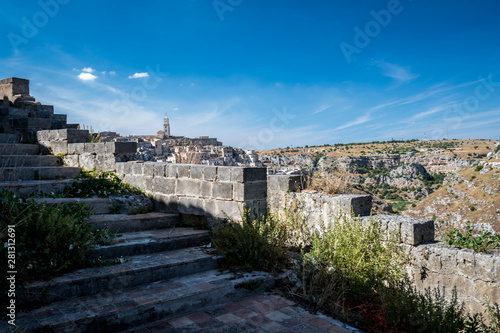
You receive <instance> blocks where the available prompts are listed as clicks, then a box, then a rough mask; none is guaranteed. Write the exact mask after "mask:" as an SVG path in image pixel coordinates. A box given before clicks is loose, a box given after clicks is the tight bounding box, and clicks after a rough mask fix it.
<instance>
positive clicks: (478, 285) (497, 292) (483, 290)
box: [474, 280, 500, 302]
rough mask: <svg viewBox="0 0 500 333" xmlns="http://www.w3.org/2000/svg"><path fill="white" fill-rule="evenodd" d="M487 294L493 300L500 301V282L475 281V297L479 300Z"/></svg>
mask: <svg viewBox="0 0 500 333" xmlns="http://www.w3.org/2000/svg"><path fill="white" fill-rule="evenodd" d="M485 296H488V297H489V299H490V300H491V301H493V302H500V283H497V282H488V281H482V280H476V281H474V297H475V298H476V299H477V300H484V298H485Z"/></svg>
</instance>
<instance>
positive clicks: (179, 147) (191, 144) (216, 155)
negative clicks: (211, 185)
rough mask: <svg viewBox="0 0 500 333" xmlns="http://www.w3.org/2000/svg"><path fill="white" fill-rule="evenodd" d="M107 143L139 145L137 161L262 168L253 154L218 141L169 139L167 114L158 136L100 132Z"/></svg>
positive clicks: (176, 137)
mask: <svg viewBox="0 0 500 333" xmlns="http://www.w3.org/2000/svg"><path fill="white" fill-rule="evenodd" d="M100 137H101V140H102V141H104V142H109V141H116V142H123V141H125V142H137V150H138V155H137V158H138V159H141V160H144V161H157V162H170V163H186V164H205V165H226V166H251V167H261V166H262V163H261V162H260V161H259V156H258V155H257V153H256V152H255V151H254V150H243V149H242V148H233V147H231V146H223V145H222V142H220V141H218V140H217V138H210V137H208V136H200V137H197V138H187V137H185V136H173V135H170V120H169V119H168V116H167V115H166V114H165V119H164V121H163V130H162V131H158V132H157V133H156V135H129V136H120V134H118V133H116V132H101V133H100Z"/></svg>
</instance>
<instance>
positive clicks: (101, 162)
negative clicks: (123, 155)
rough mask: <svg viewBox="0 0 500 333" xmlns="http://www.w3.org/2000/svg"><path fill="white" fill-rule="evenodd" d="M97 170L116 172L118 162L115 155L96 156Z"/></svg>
mask: <svg viewBox="0 0 500 333" xmlns="http://www.w3.org/2000/svg"><path fill="white" fill-rule="evenodd" d="M95 160H96V169H97V170H100V171H115V170H116V162H115V157H114V156H113V155H95Z"/></svg>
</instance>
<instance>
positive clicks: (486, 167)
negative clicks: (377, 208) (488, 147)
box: [403, 142, 500, 233]
mask: <svg viewBox="0 0 500 333" xmlns="http://www.w3.org/2000/svg"><path fill="white" fill-rule="evenodd" d="M403 214H404V215H409V216H415V217H429V218H434V219H435V220H436V222H437V226H438V227H439V228H443V227H446V226H448V225H450V226H457V227H463V226H464V225H465V224H466V223H467V221H470V222H471V223H473V224H476V225H477V224H479V225H477V227H481V228H484V229H487V230H494V231H495V232H497V233H500V142H498V143H496V144H495V146H494V147H493V149H492V151H491V152H490V153H488V156H487V157H486V158H483V159H482V160H481V161H480V162H479V164H478V165H477V166H475V167H471V168H467V169H464V170H461V171H459V172H457V173H453V174H449V175H448V176H447V177H446V178H445V180H444V182H443V186H442V187H441V188H439V189H438V190H436V191H435V192H434V193H432V194H431V195H429V196H428V197H427V198H424V199H423V200H422V201H420V202H419V203H418V204H417V205H416V207H413V208H410V209H408V210H406V211H405V212H404V213H403Z"/></svg>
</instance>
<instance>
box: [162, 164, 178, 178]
mask: <svg viewBox="0 0 500 333" xmlns="http://www.w3.org/2000/svg"><path fill="white" fill-rule="evenodd" d="M165 174H166V176H167V177H169V178H177V164H167V166H166V167H165Z"/></svg>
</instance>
